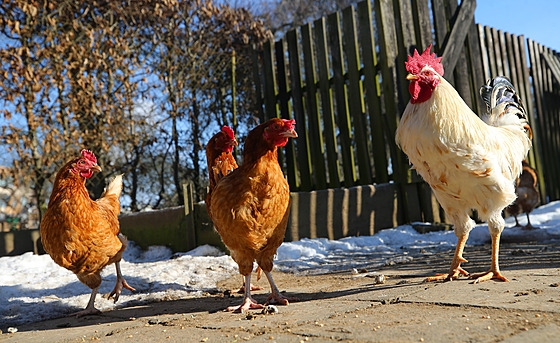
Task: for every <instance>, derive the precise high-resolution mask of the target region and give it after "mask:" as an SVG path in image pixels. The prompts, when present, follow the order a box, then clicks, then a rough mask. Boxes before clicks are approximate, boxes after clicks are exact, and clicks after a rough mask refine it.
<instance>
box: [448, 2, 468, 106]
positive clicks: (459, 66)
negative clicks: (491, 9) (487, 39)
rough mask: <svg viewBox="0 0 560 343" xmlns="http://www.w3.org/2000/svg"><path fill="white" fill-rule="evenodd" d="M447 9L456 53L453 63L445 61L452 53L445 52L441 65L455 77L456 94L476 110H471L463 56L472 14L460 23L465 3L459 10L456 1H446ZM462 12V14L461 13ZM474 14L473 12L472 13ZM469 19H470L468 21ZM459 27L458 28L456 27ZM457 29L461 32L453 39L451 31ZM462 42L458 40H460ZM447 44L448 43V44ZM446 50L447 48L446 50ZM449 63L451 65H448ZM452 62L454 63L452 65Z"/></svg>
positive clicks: (464, 57) (466, 71)
mask: <svg viewBox="0 0 560 343" xmlns="http://www.w3.org/2000/svg"><path fill="white" fill-rule="evenodd" d="M447 1H448V3H447V9H448V13H447V16H448V21H449V27H451V28H452V30H451V33H450V35H449V39H456V41H455V43H452V44H453V45H457V47H456V49H455V50H456V51H457V52H453V53H454V54H456V57H454V59H455V62H454V61H453V58H452V59H451V60H450V61H447V59H446V58H449V57H450V56H451V55H449V54H451V53H452V51H450V52H449V54H447V55H446V52H445V51H444V52H443V55H442V56H443V57H442V59H441V60H442V63H443V64H444V66H445V69H447V71H448V73H449V74H450V73H451V72H453V74H454V77H455V84H454V85H455V89H456V90H457V92H458V93H459V94H460V95H461V97H462V98H463V100H464V101H465V103H466V104H467V105H468V106H469V107H470V108H471V109H474V110H476V108H473V101H474V99H473V95H474V94H472V92H471V87H470V78H469V71H468V64H467V57H466V54H465V45H466V43H465V41H466V39H467V34H468V32H469V24H470V23H472V22H473V20H474V14H473V16H470V17H465V18H466V19H465V20H463V21H462V22H460V21H459V20H460V19H461V18H462V16H464V15H465V8H463V6H467V7H468V4H466V3H465V1H463V2H462V4H461V7H460V8H459V7H458V6H457V0H447ZM473 2H474V7H476V1H473ZM461 12H463V13H461ZM473 13H474V12H473ZM469 18H470V19H469ZM457 25H460V26H457ZM456 29H459V30H461V32H464V33H461V34H460V35H459V34H456V35H455V38H453V37H452V36H451V35H452V34H453V31H454V30H456ZM461 38H462V40H459V39H461ZM448 44H449V43H448ZM446 49H447V48H446ZM450 62H451V63H450ZM453 62H454V63H453Z"/></svg>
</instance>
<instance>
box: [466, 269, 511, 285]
mask: <svg viewBox="0 0 560 343" xmlns="http://www.w3.org/2000/svg"><path fill="white" fill-rule="evenodd" d="M470 278H471V279H475V280H474V281H473V283H480V282H483V281H488V280H491V279H498V280H501V281H504V282H509V280H508V279H507V278H506V277H505V276H503V275H502V273H500V272H499V271H497V272H495V271H491V270H490V271H488V272H486V273H479V274H473V275H471V276H470Z"/></svg>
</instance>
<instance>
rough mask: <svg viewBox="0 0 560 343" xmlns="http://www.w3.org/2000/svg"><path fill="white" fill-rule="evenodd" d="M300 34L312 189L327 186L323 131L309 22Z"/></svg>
mask: <svg viewBox="0 0 560 343" xmlns="http://www.w3.org/2000/svg"><path fill="white" fill-rule="evenodd" d="M301 36H302V45H303V60H304V65H305V84H306V97H305V99H306V104H307V118H308V122H309V143H310V147H311V152H310V155H311V158H312V161H313V175H314V176H315V186H314V187H313V189H325V188H327V175H326V169H325V156H324V146H323V132H322V130H321V119H320V118H319V101H318V97H319V94H318V93H317V85H316V82H317V81H316V76H315V54H314V52H313V43H312V34H311V25H310V24H306V25H303V26H302V27H301Z"/></svg>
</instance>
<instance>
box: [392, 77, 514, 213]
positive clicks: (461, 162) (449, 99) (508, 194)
mask: <svg viewBox="0 0 560 343" xmlns="http://www.w3.org/2000/svg"><path fill="white" fill-rule="evenodd" d="M515 139H516V137H515V134H513V133H510V132H509V131H508V130H507V129H505V128H499V127H493V126H489V125H487V124H485V123H484V122H483V121H482V120H480V119H479V118H478V116H476V114H474V113H473V112H472V111H471V110H470V108H469V107H468V106H467V105H466V104H465V103H464V101H463V100H462V99H461V98H460V96H459V95H458V93H457V92H456V91H455V89H453V87H451V85H449V84H448V83H447V82H446V81H445V80H444V79H442V81H441V83H440V84H439V85H438V86H437V87H436V88H435V90H434V93H433V95H432V97H431V98H430V99H429V100H428V101H425V102H422V103H417V104H411V103H409V104H408V106H407V108H406V110H405V112H404V114H403V117H402V119H401V122H400V124H399V127H398V129H397V142H398V143H399V145H400V146H401V148H402V150H403V151H404V152H405V153H406V155H407V156H408V158H409V160H410V162H411V163H412V164H413V165H414V168H415V169H416V170H417V171H418V173H419V174H420V175H421V176H422V177H423V178H424V179H425V180H426V182H428V184H430V186H431V187H432V189H433V190H434V193H435V195H436V197H437V199H438V201H439V202H440V204H441V205H442V207H443V208H444V209H445V210H446V213H448V214H449V215H451V216H453V214H454V213H461V214H464V213H467V212H468V211H470V210H471V209H477V210H478V211H479V215H480V217H481V219H483V220H487V219H488V218H489V217H490V216H492V215H495V213H496V212H498V211H501V210H502V209H503V208H504V207H506V206H507V205H508V204H510V203H511V202H512V201H513V200H514V199H515V189H514V184H513V182H514V180H515V178H516V177H517V174H518V173H519V169H520V164H521V160H522V157H521V158H520V159H519V160H516V158H517V155H521V154H519V153H517V152H516V151H515V149H516V148H517V146H516V145H515V143H514V141H515Z"/></svg>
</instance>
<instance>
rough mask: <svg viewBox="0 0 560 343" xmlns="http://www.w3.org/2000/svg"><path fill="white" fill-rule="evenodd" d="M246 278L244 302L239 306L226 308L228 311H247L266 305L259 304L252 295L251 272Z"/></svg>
mask: <svg viewBox="0 0 560 343" xmlns="http://www.w3.org/2000/svg"><path fill="white" fill-rule="evenodd" d="M243 278H244V279H245V286H244V297H243V303H242V304H241V305H238V306H230V307H228V308H227V309H226V311H231V312H241V313H244V312H247V311H248V310H249V309H252V308H254V309H260V308H263V307H264V305H262V304H259V303H258V302H257V301H256V300H255V299H253V297H251V274H249V275H247V276H245V275H244V276H243Z"/></svg>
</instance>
